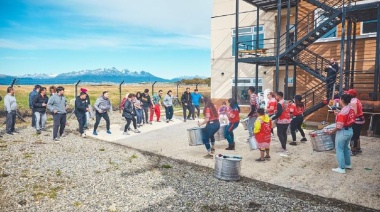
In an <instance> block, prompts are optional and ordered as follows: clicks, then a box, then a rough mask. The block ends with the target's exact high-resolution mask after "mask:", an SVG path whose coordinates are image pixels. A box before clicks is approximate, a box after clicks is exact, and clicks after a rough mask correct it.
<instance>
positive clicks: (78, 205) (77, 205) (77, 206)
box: [73, 201, 82, 208]
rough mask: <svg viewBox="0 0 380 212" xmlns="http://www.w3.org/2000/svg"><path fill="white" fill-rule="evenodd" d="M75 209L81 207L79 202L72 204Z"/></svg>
mask: <svg viewBox="0 0 380 212" xmlns="http://www.w3.org/2000/svg"><path fill="white" fill-rule="evenodd" d="M73 205H74V206H75V207H76V208H79V207H80V206H81V205H82V203H81V202H78V201H76V202H74V204H73Z"/></svg>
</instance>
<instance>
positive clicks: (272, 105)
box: [267, 92, 277, 137]
mask: <svg viewBox="0 0 380 212" xmlns="http://www.w3.org/2000/svg"><path fill="white" fill-rule="evenodd" d="M267 97H268V99H269V101H268V105H267V113H268V115H269V117H272V116H273V115H274V112H275V111H276V110H277V100H276V94H275V93H274V92H269V93H268V95H267ZM271 133H272V136H273V137H274V132H273V128H272V130H271Z"/></svg>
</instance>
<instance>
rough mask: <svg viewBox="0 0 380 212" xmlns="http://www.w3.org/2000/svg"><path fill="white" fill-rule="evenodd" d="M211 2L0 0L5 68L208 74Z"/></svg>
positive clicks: (0, 66) (0, 54) (1, 66)
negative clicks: (98, 69) (100, 69)
mask: <svg viewBox="0 0 380 212" xmlns="http://www.w3.org/2000/svg"><path fill="white" fill-rule="evenodd" d="M211 13H212V0H191V1H184V0H139V1H136V0H134V1H132V0H107V1H104V0H64V1H60V0H0V73H1V74H6V75H12V76H20V75H24V74H34V73H46V74H59V73H64V72H71V71H80V70H89V69H97V68H112V67H116V68H118V69H119V70H122V69H128V70H130V71H141V70H144V71H147V72H150V73H151V74H153V75H156V76H158V77H163V78H174V77H179V76H194V75H200V76H210V20H211Z"/></svg>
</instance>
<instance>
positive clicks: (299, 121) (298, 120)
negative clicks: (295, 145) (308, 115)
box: [290, 115, 305, 141]
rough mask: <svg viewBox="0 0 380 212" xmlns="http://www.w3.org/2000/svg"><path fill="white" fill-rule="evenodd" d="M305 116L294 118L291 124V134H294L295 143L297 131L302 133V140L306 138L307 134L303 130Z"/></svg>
mask: <svg viewBox="0 0 380 212" xmlns="http://www.w3.org/2000/svg"><path fill="white" fill-rule="evenodd" d="M302 123H303V116H302V115H298V116H294V117H293V119H292V122H291V123H290V132H291V133H292V138H293V141H296V129H297V130H298V131H299V132H300V133H301V135H302V138H305V132H304V131H303V129H302V127H301V126H302Z"/></svg>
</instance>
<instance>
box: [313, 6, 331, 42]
mask: <svg viewBox="0 0 380 212" xmlns="http://www.w3.org/2000/svg"><path fill="white" fill-rule="evenodd" d="M324 13H325V11H324V10H322V9H317V10H316V11H315V14H314V17H315V18H316V20H315V27H318V26H319V25H321V24H324V23H325V21H327V20H328V19H329V17H328V16H325V15H324ZM336 29H337V27H334V28H333V29H331V30H330V31H328V32H327V33H326V34H324V35H322V37H321V38H335V37H336V32H337V30H336Z"/></svg>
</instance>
